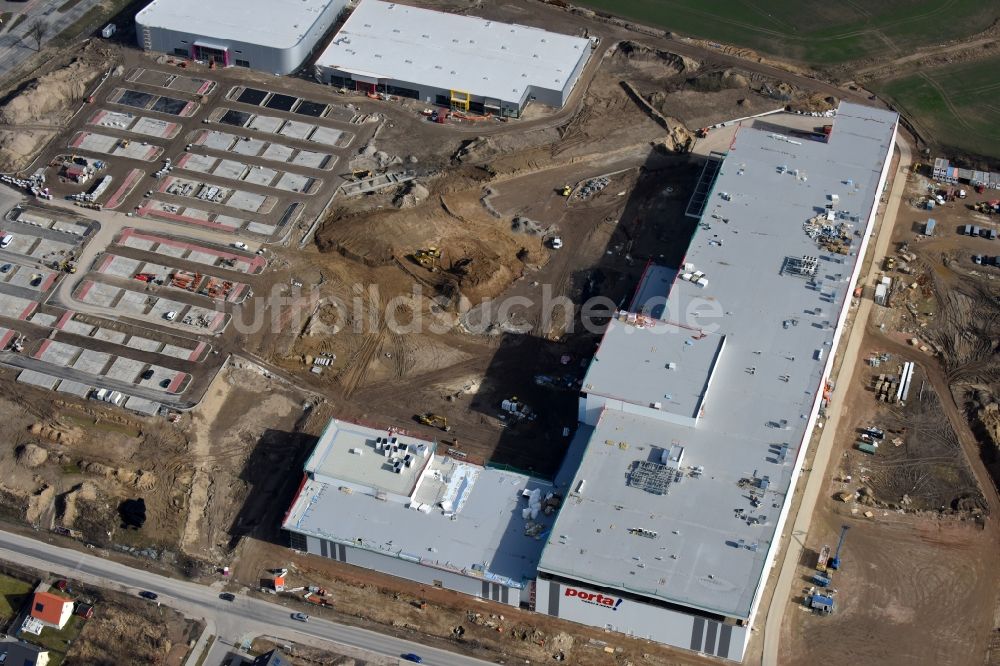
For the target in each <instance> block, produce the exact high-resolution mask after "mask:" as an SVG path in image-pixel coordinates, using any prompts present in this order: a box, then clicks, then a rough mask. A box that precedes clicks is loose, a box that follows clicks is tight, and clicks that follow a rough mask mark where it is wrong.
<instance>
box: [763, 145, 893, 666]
mask: <svg viewBox="0 0 1000 666" xmlns="http://www.w3.org/2000/svg"><path fill="white" fill-rule="evenodd" d="M896 145H897V146H898V147H899V164H898V165H897V170H896V173H895V174H893V176H892V190H891V191H890V194H889V199H888V201H887V203H886V207H885V211H884V212H883V213H882V224H881V226H880V227H879V230H878V236H876V238H875V242H874V243H872V244H871V245H869V252H870V253H871V256H872V257H873V258H874V261H872V263H871V266H870V267H869V269H868V273H867V274H865V275H864V276H863V277H862V279H861V281H860V284H864V285H871V284H872V283H873V282H874V279H875V276H876V274H877V273H878V272H879V267H880V266H881V265H882V262H881V259H882V258H883V257H885V256H886V250H887V248H888V247H889V240H890V239H891V238H892V230H893V228H894V227H895V225H896V215H897V214H898V212H899V202H900V201H901V200H902V198H903V193H904V189H905V187H906V179H907V174H908V173H909V171H910V145H909V144H908V143H907V142H906V139H904V138H903V137H902V136H900V135H899V134H897V135H896ZM889 159H892V156H891V155H890V156H889ZM876 205H878V202H876ZM863 260H864V257H862V258H861V261H863ZM871 311H872V300H871V299H870V298H862V299H861V302H860V304H859V305H858V311H857V312H855V313H854V323H853V324H852V327H851V331H850V333H849V334H848V336H847V338H846V340H847V343H846V345H845V344H844V342H843V338H842V341H841V348H840V349H839V350H837V352H836V353H839V354H843V355H844V356H843V359H844V360H843V362H842V363H841V366H840V372H839V373H838V382H837V390H836V393H837V396H838V398H839V399H838V400H835V401H834V403H833V404H834V407H833V409H831V410H829V418H828V419H827V421H826V424H825V425H824V426H823V433H822V434H821V435H820V438H819V444H818V445H817V447H816V451H815V453H814V454H813V464H812V472H811V473H810V474H809V478H808V480H806V486H805V490H804V491H803V495H802V504H801V505H800V506H799V511H798V513H797V514H796V515H795V520H794V521H793V525H792V530H791V536H790V539H789V542H788V547H787V548H786V549H785V555H784V559H783V560H782V561H781V564H780V567H781V568H780V573H779V575H778V582H777V584H776V585H775V588H774V596H773V597H772V598H771V605H770V607H769V608H768V610H767V620H766V621H765V627H764V650H763V654H762V655H761V663H762V664H763V665H764V666H776V665H777V663H778V643H779V641H780V640H781V624H782V620H783V618H784V617H785V610H786V609H787V608H788V607H789V606H790V605H791V604H792V601H791V599H790V596H791V594H792V586H793V585H794V584H795V582H796V577H795V572H796V570H797V569H798V564H799V560H800V556H801V554H802V548H803V546H805V540H806V537H807V536H808V535H809V527H810V525H811V524H812V519H813V513H814V512H815V510H816V503H817V502H818V500H819V497H820V491H821V490H822V489H823V488H824V487H825V485H826V482H827V475H826V469H827V465H828V464H829V462H830V456H831V455H832V453H833V447H834V444H835V443H836V436H837V429H838V426H839V425H840V417H841V414H842V413H843V406H844V402H845V397H844V394H845V392H846V391H850V390H856V389H855V388H853V387H851V378H852V377H853V376H854V368H855V367H856V366H857V363H858V355H859V352H860V349H861V342H862V340H863V338H864V337H865V329H866V328H867V326H868V317H869V315H870V314H871Z"/></svg>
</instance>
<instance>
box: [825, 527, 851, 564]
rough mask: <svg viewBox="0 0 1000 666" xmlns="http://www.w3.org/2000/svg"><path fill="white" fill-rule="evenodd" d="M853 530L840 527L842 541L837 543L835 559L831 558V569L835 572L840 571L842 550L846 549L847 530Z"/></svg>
mask: <svg viewBox="0 0 1000 666" xmlns="http://www.w3.org/2000/svg"><path fill="white" fill-rule="evenodd" d="M849 529H851V528H850V526H848V525H841V527H840V541H838V542H837V550H836V552H834V554H833V557H831V558H830V565H829V566H830V568H831V569H833V570H834V571H837V570H838V569H840V549H841V548H843V547H844V538H845V537H846V536H847V530H849Z"/></svg>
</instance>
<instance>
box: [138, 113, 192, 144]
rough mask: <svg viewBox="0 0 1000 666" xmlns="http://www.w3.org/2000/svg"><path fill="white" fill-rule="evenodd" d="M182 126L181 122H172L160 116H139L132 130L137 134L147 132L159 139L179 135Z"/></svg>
mask: <svg viewBox="0 0 1000 666" xmlns="http://www.w3.org/2000/svg"><path fill="white" fill-rule="evenodd" d="M180 128H181V126H180V124H179V123H172V122H169V121H167V120H160V119H159V118H146V117H145V116H144V117H142V118H139V122H137V123H136V124H135V127H133V128H132V131H133V132H135V133H136V134H145V135H146V136H152V137H156V138H159V139H172V138H174V137H175V136H177V132H178V131H179V130H180Z"/></svg>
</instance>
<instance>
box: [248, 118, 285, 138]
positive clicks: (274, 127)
mask: <svg viewBox="0 0 1000 666" xmlns="http://www.w3.org/2000/svg"><path fill="white" fill-rule="evenodd" d="M284 122H285V121H284V120H282V119H281V118H275V117H273V116H254V117H253V120H251V121H250V123H249V124H248V125H247V127H249V128H250V129H255V130H257V131H258V132H267V133H268V134H274V133H275V132H277V131H278V128H279V127H281V125H282V123H284Z"/></svg>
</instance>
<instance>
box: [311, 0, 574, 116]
mask: <svg viewBox="0 0 1000 666" xmlns="http://www.w3.org/2000/svg"><path fill="white" fill-rule="evenodd" d="M590 53H591V41H590V40H589V39H585V38H582V37H571V36H569V35H561V34H558V33H554V32H548V31H546V30H541V29H539V28H531V27H527V26H523V25H514V24H510V23H502V22H499V21H488V20H486V19H481V18H476V17H472V16H461V15H458V14H445V13H443V12H437V11H432V10H429V9H420V8H418V7H410V6H408V5H402V4H399V3H397V2H381V1H380V0H361V3H360V4H359V5H358V6H357V8H356V9H355V10H354V12H353V13H352V14H351V16H350V18H348V19H347V21H346V22H345V23H344V25H343V27H342V28H341V29H340V31H339V32H338V33H337V35H336V37H335V38H334V39H333V42H332V43H331V44H330V46H328V47H327V49H326V51H324V52H323V54H322V55H321V56H320V57H319V58H318V60H317V62H316V69H317V74H318V76H319V77H320V79H321V80H322V81H323V82H324V83H329V84H332V85H335V86H338V87H346V88H348V89H352V90H362V91H365V92H385V93H388V94H390V95H398V96H401V97H410V98H413V99H419V100H422V101H423V102H426V103H428V104H438V105H441V106H447V107H451V108H453V109H460V110H462V111H469V112H472V113H478V114H486V113H491V114H494V115H502V116H506V117H517V116H519V115H520V114H521V111H522V110H523V109H524V107H525V105H526V104H528V102H530V101H533V100H534V101H537V102H539V103H542V104H547V105H549V106H553V107H557V108H558V107H561V106H562V105H563V104H565V103H566V100H567V99H568V98H569V95H570V93H571V92H572V90H573V87H574V86H575V85H576V83H577V81H578V80H579V78H580V74H581V73H582V72H583V68H584V67H585V66H586V64H587V60H588V58H589V57H590Z"/></svg>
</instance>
